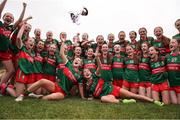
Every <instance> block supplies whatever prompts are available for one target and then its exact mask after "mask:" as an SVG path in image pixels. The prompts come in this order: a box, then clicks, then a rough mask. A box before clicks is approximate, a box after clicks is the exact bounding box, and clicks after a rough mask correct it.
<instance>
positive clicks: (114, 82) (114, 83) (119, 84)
mask: <svg viewBox="0 0 180 120" xmlns="http://www.w3.org/2000/svg"><path fill="white" fill-rule="evenodd" d="M112 84H113V85H115V86H118V87H122V84H123V80H113V82H112Z"/></svg>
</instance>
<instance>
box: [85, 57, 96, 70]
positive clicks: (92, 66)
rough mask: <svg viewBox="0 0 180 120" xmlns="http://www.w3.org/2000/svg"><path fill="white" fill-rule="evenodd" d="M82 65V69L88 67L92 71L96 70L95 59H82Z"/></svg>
mask: <svg viewBox="0 0 180 120" xmlns="http://www.w3.org/2000/svg"><path fill="white" fill-rule="evenodd" d="M83 67H84V69H86V68H87V69H89V70H90V71H91V72H92V73H95V72H96V69H97V66H96V60H95V59H83Z"/></svg>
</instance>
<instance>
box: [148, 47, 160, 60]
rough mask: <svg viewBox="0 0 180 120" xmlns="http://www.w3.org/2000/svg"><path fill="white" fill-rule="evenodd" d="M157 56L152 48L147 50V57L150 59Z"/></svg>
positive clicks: (156, 52)
mask: <svg viewBox="0 0 180 120" xmlns="http://www.w3.org/2000/svg"><path fill="white" fill-rule="evenodd" d="M157 55H158V51H156V49H155V48H154V47H150V48H149V56H150V58H151V59H153V58H155V57H156V56H157Z"/></svg>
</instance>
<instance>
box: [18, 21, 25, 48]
mask: <svg viewBox="0 0 180 120" xmlns="http://www.w3.org/2000/svg"><path fill="white" fill-rule="evenodd" d="M24 28H25V24H23V25H22V26H21V29H20V30H19V32H18V35H17V38H16V39H17V40H16V46H17V47H18V48H19V49H21V48H22V46H23V42H22V35H23V32H24Z"/></svg>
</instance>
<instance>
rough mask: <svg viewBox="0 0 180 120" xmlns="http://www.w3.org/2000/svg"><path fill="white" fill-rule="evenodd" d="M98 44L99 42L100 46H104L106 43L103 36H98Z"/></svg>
mask: <svg viewBox="0 0 180 120" xmlns="http://www.w3.org/2000/svg"><path fill="white" fill-rule="evenodd" d="M96 42H97V44H98V46H102V45H103V43H104V37H103V36H102V35H100V36H98V37H97V39H96Z"/></svg>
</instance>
